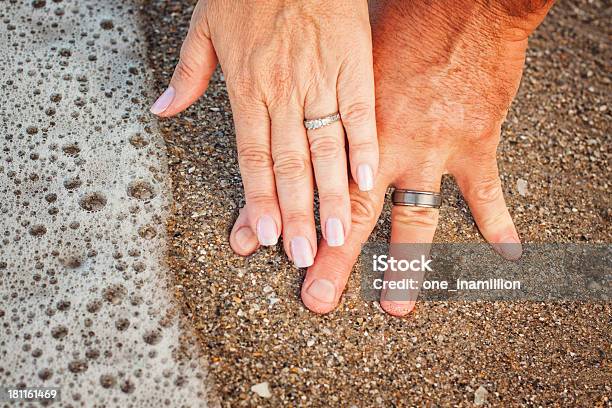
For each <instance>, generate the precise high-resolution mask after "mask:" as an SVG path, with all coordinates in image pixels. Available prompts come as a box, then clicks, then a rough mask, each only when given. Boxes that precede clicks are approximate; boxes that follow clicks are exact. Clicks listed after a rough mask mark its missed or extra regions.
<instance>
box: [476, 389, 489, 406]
mask: <svg viewBox="0 0 612 408" xmlns="http://www.w3.org/2000/svg"><path fill="white" fill-rule="evenodd" d="M488 397H489V391H487V389H486V388H485V387H483V386H482V385H481V386H480V387H478V389H477V390H476V392H475V393H474V405H478V406H480V405H484V404H485V403H486V402H487V398H488Z"/></svg>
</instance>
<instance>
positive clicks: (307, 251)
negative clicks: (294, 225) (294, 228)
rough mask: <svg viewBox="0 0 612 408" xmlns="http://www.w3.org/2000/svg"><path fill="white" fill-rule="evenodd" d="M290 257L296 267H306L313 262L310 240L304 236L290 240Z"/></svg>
mask: <svg viewBox="0 0 612 408" xmlns="http://www.w3.org/2000/svg"><path fill="white" fill-rule="evenodd" d="M291 257H292V258H293V263H294V264H295V266H297V267H298V268H307V267H309V266H310V265H312V264H313V263H314V257H313V256H312V248H311V246H310V242H308V240H307V239H306V238H304V237H295V238H293V239H292V240H291Z"/></svg>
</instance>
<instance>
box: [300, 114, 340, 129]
mask: <svg viewBox="0 0 612 408" xmlns="http://www.w3.org/2000/svg"><path fill="white" fill-rule="evenodd" d="M339 120H340V113H338V112H336V113H333V114H331V115H329V116H325V117H323V118H318V119H306V120H305V121H304V126H305V127H306V129H308V130H316V129H320V128H322V127H325V126H327V125H331V124H332V123H334V122H337V121H339Z"/></svg>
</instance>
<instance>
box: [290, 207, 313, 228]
mask: <svg viewBox="0 0 612 408" xmlns="http://www.w3.org/2000/svg"><path fill="white" fill-rule="evenodd" d="M310 223H312V216H310V215H309V214H308V212H306V211H300V210H285V211H283V224H285V225H306V224H310Z"/></svg>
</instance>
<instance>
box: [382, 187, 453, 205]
mask: <svg viewBox="0 0 612 408" xmlns="http://www.w3.org/2000/svg"><path fill="white" fill-rule="evenodd" d="M392 200H393V205H402V206H406V207H423V208H440V206H441V205H442V196H441V195H440V193H434V192H433V191H415V190H404V189H401V188H398V189H395V191H393V197H392Z"/></svg>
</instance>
